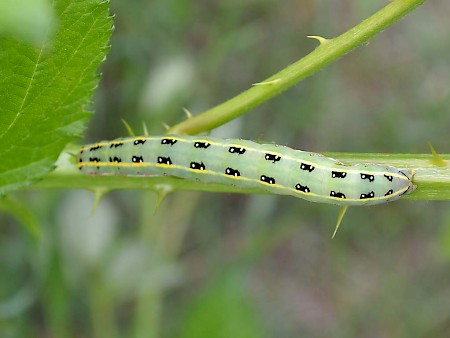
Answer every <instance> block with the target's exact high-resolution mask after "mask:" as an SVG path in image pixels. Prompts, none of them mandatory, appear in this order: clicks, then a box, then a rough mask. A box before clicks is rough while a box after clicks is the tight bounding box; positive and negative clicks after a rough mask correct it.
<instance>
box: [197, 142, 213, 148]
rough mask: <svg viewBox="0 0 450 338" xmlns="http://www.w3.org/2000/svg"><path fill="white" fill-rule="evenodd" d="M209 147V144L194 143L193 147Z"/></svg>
mask: <svg viewBox="0 0 450 338" xmlns="http://www.w3.org/2000/svg"><path fill="white" fill-rule="evenodd" d="M210 145H211V143H207V142H198V141H197V142H194V147H195V148H203V149H206V148H208V147H209V146H210Z"/></svg>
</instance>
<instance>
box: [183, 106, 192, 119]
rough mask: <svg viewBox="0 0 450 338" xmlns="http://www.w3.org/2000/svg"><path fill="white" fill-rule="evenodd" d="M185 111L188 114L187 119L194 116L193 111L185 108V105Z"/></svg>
mask: <svg viewBox="0 0 450 338" xmlns="http://www.w3.org/2000/svg"><path fill="white" fill-rule="evenodd" d="M183 111H184V113H185V114H186V118H187V119H190V118H192V113H191V112H190V111H189V110H188V109H187V108H184V107H183Z"/></svg>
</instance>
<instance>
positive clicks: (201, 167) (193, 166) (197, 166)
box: [190, 162, 206, 170]
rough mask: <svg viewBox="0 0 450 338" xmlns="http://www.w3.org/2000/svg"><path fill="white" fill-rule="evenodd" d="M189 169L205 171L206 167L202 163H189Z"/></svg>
mask: <svg viewBox="0 0 450 338" xmlns="http://www.w3.org/2000/svg"><path fill="white" fill-rule="evenodd" d="M190 168H191V169H195V170H206V167H205V165H204V164H203V162H202V163H198V162H191V165H190Z"/></svg>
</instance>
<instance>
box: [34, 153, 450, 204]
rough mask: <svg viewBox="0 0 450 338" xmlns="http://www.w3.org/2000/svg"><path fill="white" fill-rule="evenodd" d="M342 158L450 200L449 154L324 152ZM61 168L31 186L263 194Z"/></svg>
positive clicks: (423, 194) (418, 195)
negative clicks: (436, 159)
mask: <svg viewBox="0 0 450 338" xmlns="http://www.w3.org/2000/svg"><path fill="white" fill-rule="evenodd" d="M325 155H327V156H330V157H333V158H336V159H339V160H342V161H343V162H344V163H345V164H357V163H365V162H368V163H380V164H385V165H391V166H394V167H398V168H411V169H413V170H414V171H415V175H414V183H415V184H416V185H417V187H418V189H417V190H416V191H414V193H412V194H410V195H407V196H405V198H408V199H414V200H450V154H446V155H440V157H441V158H442V159H443V160H445V163H446V166H445V167H438V166H436V165H435V164H434V163H433V156H432V155H427V154H369V153H325ZM60 165H61V169H58V170H56V171H54V172H53V173H51V174H49V175H47V176H46V177H44V179H43V180H41V181H39V182H37V183H35V184H34V185H33V186H31V188H32V189H52V188H57V189H89V190H93V191H105V192H106V191H110V190H115V189H149V190H155V191H161V189H166V188H168V189H172V190H173V191H176V190H196V191H209V192H227V193H247V194H248V193H254V194H267V192H266V191H264V190H262V189H256V188H255V189H244V188H238V187H233V186H226V185H223V184H212V183H201V182H196V181H188V180H183V179H179V178H175V177H158V176H146V177H132V176H83V175H81V174H80V173H79V172H77V171H76V170H71V169H73V165H70V163H65V164H61V163H60Z"/></svg>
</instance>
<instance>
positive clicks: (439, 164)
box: [428, 142, 447, 167]
mask: <svg viewBox="0 0 450 338" xmlns="http://www.w3.org/2000/svg"><path fill="white" fill-rule="evenodd" d="M428 146H429V147H430V151H431V154H432V155H433V159H432V160H431V163H432V164H434V165H435V166H437V167H446V166H447V164H446V163H445V161H444V160H443V159H442V158H441V157H440V156H439V154H438V153H437V152H436V150H435V149H434V147H433V145H432V144H431V142H428Z"/></svg>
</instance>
